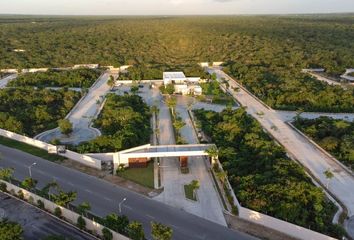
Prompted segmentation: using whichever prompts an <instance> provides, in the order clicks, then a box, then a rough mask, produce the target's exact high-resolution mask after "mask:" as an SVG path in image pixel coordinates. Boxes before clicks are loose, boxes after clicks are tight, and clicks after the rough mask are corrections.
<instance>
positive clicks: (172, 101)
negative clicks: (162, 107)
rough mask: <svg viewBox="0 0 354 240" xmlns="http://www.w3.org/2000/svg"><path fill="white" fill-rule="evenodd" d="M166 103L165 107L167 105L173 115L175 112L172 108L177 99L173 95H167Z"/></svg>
mask: <svg viewBox="0 0 354 240" xmlns="http://www.w3.org/2000/svg"><path fill="white" fill-rule="evenodd" d="M166 104H167V107H169V108H170V109H171V112H172V115H173V116H175V112H174V109H175V107H176V105H177V100H176V98H175V97H169V98H167V100H166Z"/></svg>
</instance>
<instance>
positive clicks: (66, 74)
mask: <svg viewBox="0 0 354 240" xmlns="http://www.w3.org/2000/svg"><path fill="white" fill-rule="evenodd" d="M101 73H102V71H100V70H97V69H74V70H65V71H59V70H48V71H47V72H37V73H25V74H21V75H19V76H18V77H17V78H16V80H15V81H11V82H10V83H9V84H8V86H9V87H18V86H36V87H79V88H81V87H82V88H89V87H91V85H92V84H93V83H94V82H95V81H96V80H97V78H98V77H99V76H100V75H101Z"/></svg>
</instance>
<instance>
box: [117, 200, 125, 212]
mask: <svg viewBox="0 0 354 240" xmlns="http://www.w3.org/2000/svg"><path fill="white" fill-rule="evenodd" d="M126 200H127V198H123V200H122V201H121V202H120V203H119V204H118V206H119V213H122V204H123V203H124V202H125V201H126Z"/></svg>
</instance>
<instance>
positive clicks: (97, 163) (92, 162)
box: [0, 129, 101, 170]
mask: <svg viewBox="0 0 354 240" xmlns="http://www.w3.org/2000/svg"><path fill="white" fill-rule="evenodd" d="M0 136H3V137H7V138H10V139H12V140H16V141H19V142H23V143H26V144H29V145H32V146H35V147H38V148H41V149H43V150H45V151H48V149H53V148H56V146H55V145H52V144H48V143H46V142H42V141H39V140H36V139H33V138H30V137H26V136H22V135H20V134H17V133H14V132H10V131H7V130H4V129H0ZM58 155H61V156H64V157H67V158H69V159H71V160H74V161H76V162H79V163H81V164H84V165H86V166H89V167H93V168H96V169H99V170H101V160H98V159H95V158H93V157H90V156H87V155H84V154H79V153H76V152H73V151H70V150H66V152H65V153H59V154H58Z"/></svg>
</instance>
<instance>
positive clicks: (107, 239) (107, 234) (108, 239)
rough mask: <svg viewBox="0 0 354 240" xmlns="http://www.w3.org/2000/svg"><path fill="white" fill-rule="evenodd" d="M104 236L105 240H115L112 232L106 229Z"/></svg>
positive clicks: (103, 231)
mask: <svg viewBox="0 0 354 240" xmlns="http://www.w3.org/2000/svg"><path fill="white" fill-rule="evenodd" d="M102 235H103V240H112V239H113V234H112V232H111V231H110V230H109V229H108V228H106V227H105V228H103V229H102Z"/></svg>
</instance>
